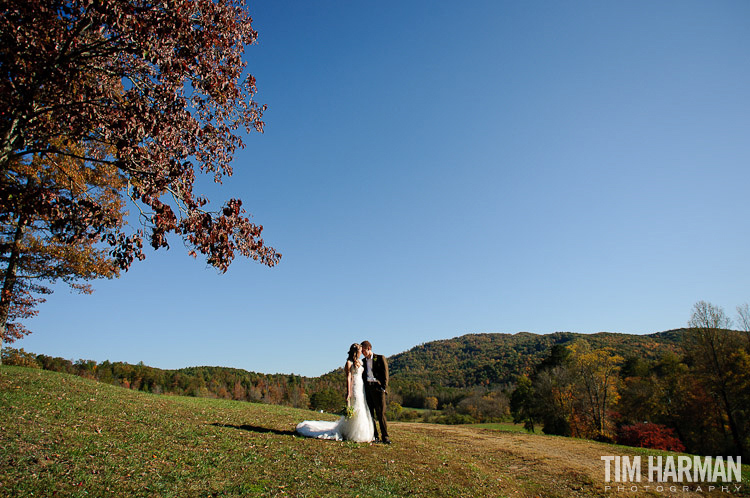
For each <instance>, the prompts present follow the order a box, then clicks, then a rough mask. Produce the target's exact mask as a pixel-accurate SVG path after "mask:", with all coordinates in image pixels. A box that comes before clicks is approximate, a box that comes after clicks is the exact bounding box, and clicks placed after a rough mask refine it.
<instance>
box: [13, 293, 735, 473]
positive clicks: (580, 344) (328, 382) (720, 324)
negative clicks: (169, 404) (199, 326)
mask: <svg viewBox="0 0 750 498" xmlns="http://www.w3.org/2000/svg"><path fill="white" fill-rule="evenodd" d="M743 310H744V312H745V313H746V312H747V310H746V309H744V308H741V309H740V320H738V322H737V323H738V324H739V325H740V329H741V330H731V329H730V328H729V327H728V325H730V321H729V319H728V318H727V317H726V315H725V314H724V312H723V310H721V308H717V307H715V306H712V305H710V304H708V303H704V302H701V303H698V304H696V306H695V309H694V312H693V317H692V319H691V321H690V328H687V329H679V330H673V331H668V332H660V333H657V334H649V335H641V336H637V335H627V334H614V333H599V334H574V333H555V334H548V335H535V334H528V333H519V334H515V335H509V334H474V335H467V336H462V337H458V338H455V339H450V340H445V341H436V342H432V343H428V344H422V345H419V346H417V347H415V348H412V349H411V350H409V351H406V352H404V353H401V354H398V355H395V356H393V357H391V358H389V364H390V366H391V367H390V370H391V385H390V389H389V397H388V401H389V407H388V416H389V418H390V419H393V420H416V419H419V420H423V421H428V422H434V423H449V424H460V423H476V422H497V421H509V420H511V419H512V420H514V421H516V422H519V423H523V424H524V425H525V426H526V427H527V428H528V429H529V430H534V429H541V430H542V431H543V432H545V433H547V434H556V435H564V436H572V437H583V438H590V439H597V440H602V441H612V442H618V443H621V444H627V445H632V446H644V447H651V448H661V449H670V450H678V451H687V452H689V453H695V454H705V455H742V456H744V457H745V458H747V457H748V447H750V423H748V420H750V417H749V415H750V328H748V327H746V324H744V325H743V322H742V316H743ZM2 354H3V363H5V364H10V365H21V366H28V367H33V368H44V369H47V370H54V371H58V372H66V373H71V374H76V375H81V376H84V377H88V378H91V379H96V380H98V381H101V382H107V383H110V384H114V385H118V386H122V387H124V388H128V389H136V390H140V391H145V392H150V393H154V394H173V395H186V396H200V397H215V398H224V399H233V400H238V401H249V402H261V403H269V404H278V405H287V406H293V407H297V408H309V409H314V410H323V411H327V412H330V413H337V412H340V411H341V410H342V408H343V406H344V394H345V382H344V372H343V369H337V370H334V371H332V372H330V373H327V374H325V375H322V376H320V377H316V378H309V377H302V376H299V375H293V374H292V375H283V374H274V375H268V374H261V373H254V372H248V371H245V370H239V369H233V368H224V367H191V368H183V369H179V370H162V369H158V368H153V367H149V366H146V365H143V364H142V363H140V364H138V365H130V364H127V363H119V362H117V363H111V362H109V361H105V362H102V363H96V362H94V361H90V360H78V361H75V362H73V361H71V360H66V359H62V358H53V357H50V356H46V355H34V354H31V353H26V352H24V351H23V350H16V349H11V348H5V349H4V350H3V352H2ZM415 409H420V410H415Z"/></svg>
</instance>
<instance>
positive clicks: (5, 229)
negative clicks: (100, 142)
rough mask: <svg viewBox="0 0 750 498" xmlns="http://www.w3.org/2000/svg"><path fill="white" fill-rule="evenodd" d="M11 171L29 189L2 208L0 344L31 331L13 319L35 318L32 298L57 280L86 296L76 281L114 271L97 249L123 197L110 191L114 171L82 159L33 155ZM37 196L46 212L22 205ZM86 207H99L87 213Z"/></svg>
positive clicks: (114, 224)
mask: <svg viewBox="0 0 750 498" xmlns="http://www.w3.org/2000/svg"><path fill="white" fill-rule="evenodd" d="M68 150H75V147H69V148H68ZM14 171H15V172H17V173H18V174H19V175H21V176H23V178H24V179H25V183H26V185H27V187H26V188H25V189H21V190H18V191H17V192H15V193H13V194H12V195H8V196H7V197H6V198H4V199H3V206H4V210H3V212H2V213H0V264H2V267H0V279H2V280H1V281H2V297H1V301H0V323H2V325H3V327H2V328H1V329H0V346H1V345H2V343H3V342H13V341H14V340H16V339H18V338H20V337H22V336H23V335H25V334H28V333H29V331H28V330H27V329H26V328H25V327H24V326H23V325H22V324H21V323H20V321H19V320H22V319H25V318H29V317H32V316H34V315H36V313H37V311H36V310H35V306H36V305H37V304H38V303H40V302H43V301H44V299H43V298H41V297H38V296H39V295H45V294H49V293H51V289H50V288H49V287H47V286H46V285H45V284H46V283H48V282H49V283H54V282H56V281H58V280H62V281H63V282H65V283H67V284H69V285H70V286H71V287H72V288H73V289H75V290H77V291H79V292H83V293H90V292H91V286H90V285H88V284H79V283H77V281H79V280H83V281H90V280H92V279H95V278H102V277H105V278H112V277H115V276H117V275H118V274H119V267H118V266H117V265H116V263H115V260H114V258H112V257H111V256H110V255H109V254H107V251H106V250H104V249H102V248H99V247H97V241H98V240H99V239H100V238H101V237H103V236H105V235H106V234H108V233H111V232H112V231H113V230H116V229H118V228H119V227H120V226H121V225H122V222H123V221H122V200H121V199H120V197H119V196H118V195H117V194H116V193H113V187H114V186H117V185H118V184H119V182H120V181H121V179H120V175H119V174H118V172H117V168H115V167H114V166H112V165H107V164H97V165H95V167H93V168H88V167H86V165H85V164H84V162H83V161H82V160H80V159H68V158H66V159H64V160H60V158H59V157H57V156H47V157H44V158H43V157H41V156H38V155H36V156H34V157H33V159H32V160H31V161H30V162H29V163H28V164H26V163H19V164H15V165H14ZM42 195H44V196H47V197H49V198H50V200H49V201H48V202H49V205H50V208H51V209H50V210H44V211H37V212H36V213H32V212H28V211H25V210H24V206H25V205H29V204H30V203H33V202H35V199H34V198H30V197H29V196H32V197H37V196H42ZM87 206H98V207H99V208H100V211H99V213H97V214H94V213H92V212H88V213H85V212H84V211H85V210H86V207H87ZM84 219H85V220H86V222H85V223H80V224H79V223H77V222H76V221H75V220H77V221H83V220H84Z"/></svg>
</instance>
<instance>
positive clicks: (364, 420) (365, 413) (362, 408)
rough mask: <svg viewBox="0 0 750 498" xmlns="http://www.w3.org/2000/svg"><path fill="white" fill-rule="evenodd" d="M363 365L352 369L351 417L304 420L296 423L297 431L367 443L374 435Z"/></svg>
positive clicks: (304, 434)
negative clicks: (363, 377)
mask: <svg viewBox="0 0 750 498" xmlns="http://www.w3.org/2000/svg"><path fill="white" fill-rule="evenodd" d="M363 368H364V366H363V365H360V366H359V367H358V368H353V370H352V399H351V404H352V408H353V409H354V414H353V415H352V416H351V418H348V419H347V418H346V417H341V418H340V419H338V420H337V421H335V422H329V421H327V420H305V421H304V422H300V423H299V424H298V425H297V432H298V433H299V434H302V435H303V436H306V437H314V438H318V439H335V440H336V441H342V440H346V441H356V442H358V443H369V442H370V441H372V440H373V439H374V437H375V427H374V426H373V425H372V415H370V410H369V409H368V407H367V401H366V400H365V386H364V382H363V380H362V369H363Z"/></svg>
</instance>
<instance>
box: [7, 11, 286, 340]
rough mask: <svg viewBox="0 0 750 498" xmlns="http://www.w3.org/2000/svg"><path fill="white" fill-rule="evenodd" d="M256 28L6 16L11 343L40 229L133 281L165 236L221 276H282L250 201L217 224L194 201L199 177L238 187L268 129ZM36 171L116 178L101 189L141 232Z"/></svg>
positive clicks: (228, 15) (227, 21) (163, 19)
mask: <svg viewBox="0 0 750 498" xmlns="http://www.w3.org/2000/svg"><path fill="white" fill-rule="evenodd" d="M251 21H252V20H251V18H250V16H249V15H248V13H247V10H246V8H245V2H244V0H193V1H184V0H107V1H103V0H8V1H7V2H5V3H4V6H3V12H2V15H0V69H2V72H1V74H2V75H1V76H0V200H2V206H3V208H2V213H1V214H2V216H3V223H4V225H3V226H4V227H5V228H6V229H7V230H11V229H12V228H15V230H16V232H15V233H14V236H13V237H11V238H6V241H5V242H7V243H4V244H3V247H2V250H3V256H4V257H5V258H6V259H5V262H6V269H5V273H4V287H3V302H2V308H3V310H4V311H3V313H2V314H0V318H2V320H0V321H1V322H2V323H0V325H1V326H2V330H0V333H1V334H2V336H3V337H5V336H6V335H7V330H6V322H7V316H8V314H9V313H10V312H9V310H10V309H11V301H10V300H11V297H12V296H18V295H20V294H19V292H18V290H17V289H16V287H15V284H16V282H17V281H16V279H15V277H14V275H15V274H16V273H17V271H18V267H17V264H18V261H19V257H20V256H19V255H20V251H19V247H20V246H21V245H22V242H21V241H22V240H23V239H24V236H25V235H24V232H25V231H26V230H27V229H30V228H29V227H30V226H31V225H30V224H33V223H34V222H36V220H40V219H43V220H45V222H47V223H49V224H50V226H51V227H53V229H54V231H55V235H56V236H57V237H58V239H57V240H58V241H60V243H66V242H67V243H79V242H80V241H81V240H84V239H86V238H88V239H89V240H90V241H91V243H92V246H91V247H96V246H95V243H101V242H105V243H107V244H109V246H110V249H111V250H110V253H109V254H110V256H111V257H112V258H113V259H114V260H115V261H116V262H117V264H118V265H119V267H120V268H121V269H125V270H126V269H127V268H128V267H129V266H130V265H131V264H132V263H133V261H134V260H135V259H142V258H143V257H144V256H143V252H142V244H143V239H144V238H147V239H148V241H149V242H150V244H151V246H152V247H153V248H155V249H159V248H165V247H169V245H168V242H167V236H168V235H169V234H170V233H171V234H175V235H177V236H179V237H181V238H182V239H183V241H184V242H185V244H186V245H187V246H188V248H189V252H190V254H191V255H193V256H196V255H197V253H201V254H203V255H205V257H206V259H207V261H208V263H210V264H211V265H213V266H215V267H216V268H218V269H219V270H220V271H226V270H227V268H228V266H229V264H230V263H231V262H232V260H233V259H234V257H235V255H236V254H240V255H242V256H245V257H250V258H253V259H254V260H256V261H259V262H261V263H263V264H265V265H268V266H273V265H275V264H276V263H278V261H279V259H280V257H281V255H280V254H279V253H277V252H276V251H275V250H274V249H273V248H271V247H268V246H266V245H265V244H264V242H263V239H262V237H261V232H262V230H263V227H262V226H260V225H256V224H254V223H252V222H250V220H249V218H248V217H247V215H246V213H245V211H244V210H243V208H242V201H240V200H239V199H229V200H228V201H227V202H226V203H225V204H224V205H223V207H221V208H220V209H218V210H216V211H209V210H208V208H207V205H208V204H209V200H208V199H207V198H205V197H203V196H201V195H199V194H197V193H194V192H193V187H194V184H195V180H196V171H197V170H200V171H201V172H203V173H206V174H208V175H212V176H213V178H214V181H216V182H218V183H221V181H222V179H223V178H224V177H228V176H231V175H232V166H231V160H232V157H233V154H234V152H235V151H236V149H237V148H238V147H243V146H244V144H243V142H242V139H241V137H240V135H239V133H238V130H244V131H246V132H250V131H251V130H256V131H259V132H262V130H263V125H264V123H263V121H262V114H263V111H264V110H265V106H261V105H259V104H257V103H256V102H254V101H253V98H252V97H253V95H254V94H255V92H256V86H255V79H254V78H253V77H252V76H250V75H246V74H245V73H244V68H245V63H244V62H243V61H242V54H243V53H244V50H245V47H246V46H247V45H249V44H252V43H254V42H255V40H256V37H257V33H256V32H255V31H254V30H253V29H252V27H251ZM39 160H44V161H48V160H52V161H55V162H57V163H59V164H63V163H64V162H65V161H71V162H72V161H80V163H79V164H80V165H83V166H79V169H80V168H81V167H83V168H84V169H86V170H87V171H88V174H91V175H94V174H96V172H97V171H99V170H100V168H103V167H105V166H107V167H112V168H114V169H115V170H116V171H117V174H118V176H117V179H116V181H113V182H112V183H111V184H109V185H107V186H106V188H110V189H111V190H110V191H111V192H112V193H113V194H114V193H116V194H117V195H119V196H121V197H122V198H128V199H130V200H131V201H132V202H133V204H134V205H135V206H136V207H137V209H138V211H139V213H140V216H139V220H140V223H141V225H142V226H141V227H140V228H138V229H136V230H133V229H128V227H127V225H124V224H122V225H112V223H110V220H109V217H111V216H112V213H109V212H107V208H106V206H104V205H102V204H98V203H96V202H94V201H93V200H92V199H91V198H90V197H89V196H79V197H76V196H74V195H69V194H70V192H68V191H67V190H66V189H65V188H62V187H61V186H60V185H59V184H58V182H59V181H60V180H59V179H56V180H54V181H52V182H51V183H40V182H37V181H36V180H35V177H34V176H33V175H30V174H28V171H27V170H28V168H30V167H32V165H34V163H35V162H36V161H39ZM112 178H113V180H114V176H113V177H112ZM84 183H85V182H84ZM8 206H11V207H8ZM115 218H116V216H115ZM31 230H33V229H31ZM11 239H12V242H9V241H10V240H11ZM16 302H20V299H19V298H16Z"/></svg>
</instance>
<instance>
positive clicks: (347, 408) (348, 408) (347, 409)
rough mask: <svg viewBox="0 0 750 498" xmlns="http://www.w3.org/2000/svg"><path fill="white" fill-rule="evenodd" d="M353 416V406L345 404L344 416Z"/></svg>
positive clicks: (347, 417)
mask: <svg viewBox="0 0 750 498" xmlns="http://www.w3.org/2000/svg"><path fill="white" fill-rule="evenodd" d="M353 416H354V408H353V407H351V406H349V405H346V406H345V407H344V418H346V419H347V420H348V419H350V418H352V417H353Z"/></svg>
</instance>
